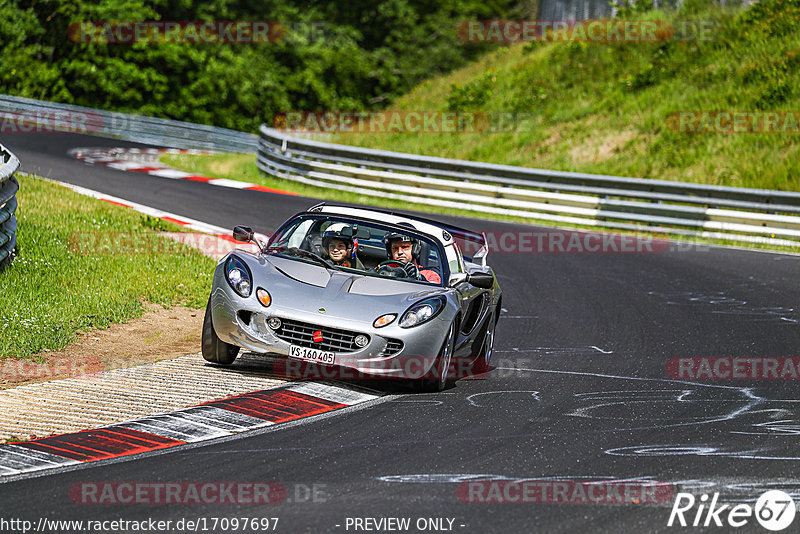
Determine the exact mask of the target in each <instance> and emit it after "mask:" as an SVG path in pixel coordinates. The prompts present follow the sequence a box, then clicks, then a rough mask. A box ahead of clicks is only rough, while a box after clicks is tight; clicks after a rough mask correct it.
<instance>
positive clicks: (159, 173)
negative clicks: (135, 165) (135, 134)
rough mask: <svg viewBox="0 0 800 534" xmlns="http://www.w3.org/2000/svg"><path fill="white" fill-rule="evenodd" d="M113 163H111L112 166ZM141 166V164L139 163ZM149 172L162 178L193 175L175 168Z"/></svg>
mask: <svg viewBox="0 0 800 534" xmlns="http://www.w3.org/2000/svg"><path fill="white" fill-rule="evenodd" d="M110 166H111V165H109V167H110ZM139 166H140V167H141V165H139ZM147 174H151V175H153V176H161V177H162V178H175V179H178V178H186V177H187V176H191V174H190V173H188V172H183V171H179V170H175V169H158V170H157V171H149V172H148V173H147Z"/></svg>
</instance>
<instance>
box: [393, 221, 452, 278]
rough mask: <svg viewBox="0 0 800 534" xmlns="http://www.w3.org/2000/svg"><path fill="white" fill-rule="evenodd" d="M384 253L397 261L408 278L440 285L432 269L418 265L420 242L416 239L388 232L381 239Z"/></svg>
mask: <svg viewBox="0 0 800 534" xmlns="http://www.w3.org/2000/svg"><path fill="white" fill-rule="evenodd" d="M383 243H384V245H385V246H386V253H387V254H388V255H389V257H390V258H391V259H392V260H395V261H397V262H398V263H399V264H400V266H401V267H403V269H405V271H406V273H407V274H408V276H409V277H411V278H415V279H417V280H427V281H428V282H431V283H434V284H441V283H442V278H441V277H440V276H439V273H437V272H436V271H434V270H433V269H427V268H425V267H423V266H422V265H420V264H419V253H420V248H421V245H420V242H419V240H418V239H417V238H415V237H412V236H410V235H406V234H401V233H397V232H390V233H388V234H386V237H384V238H383Z"/></svg>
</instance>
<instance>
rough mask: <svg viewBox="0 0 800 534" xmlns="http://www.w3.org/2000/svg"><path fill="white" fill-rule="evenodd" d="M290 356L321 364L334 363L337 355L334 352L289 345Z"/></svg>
mask: <svg viewBox="0 0 800 534" xmlns="http://www.w3.org/2000/svg"><path fill="white" fill-rule="evenodd" d="M289 356H291V357H292V358H298V359H300V360H308V361H310V362H319V363H333V360H334V359H335V358H336V355H335V354H334V353H332V352H326V351H324V350H319V349H310V348H308V347H299V346H297V345H289Z"/></svg>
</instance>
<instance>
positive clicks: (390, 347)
mask: <svg viewBox="0 0 800 534" xmlns="http://www.w3.org/2000/svg"><path fill="white" fill-rule="evenodd" d="M401 350H403V342H402V341H400V340H399V339H391V338H389V339H387V340H386V348H385V349H383V351H382V352H381V356H394V355H395V354H397V353H398V352H400V351H401Z"/></svg>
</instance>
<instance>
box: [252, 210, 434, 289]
mask: <svg viewBox="0 0 800 534" xmlns="http://www.w3.org/2000/svg"><path fill="white" fill-rule="evenodd" d="M266 252H267V254H270V255H278V256H281V257H284V258H289V259H292V260H296V261H302V262H305V263H315V264H317V265H320V266H324V267H326V268H330V269H337V270H343V271H351V272H358V273H360V274H363V275H366V276H381V277H387V278H393V279H396V280H402V281H408V282H416V283H424V284H436V285H441V284H442V279H443V273H442V257H443V254H442V251H441V249H440V247H439V245H438V244H436V243H435V242H434V241H433V240H432V239H429V238H427V237H424V236H422V235H420V234H418V233H417V232H416V231H415V230H414V229H413V227H408V228H404V227H403V226H382V225H380V224H376V223H364V222H361V221H354V220H351V219H347V218H345V217H335V216H325V215H303V216H300V217H297V218H295V219H293V220H291V221H290V222H288V223H287V224H285V225H284V226H283V227H282V228H281V229H279V230H278V232H276V233H275V234H274V235H273V236H272V238H271V239H270V241H269V245H268V247H267V251H266Z"/></svg>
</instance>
